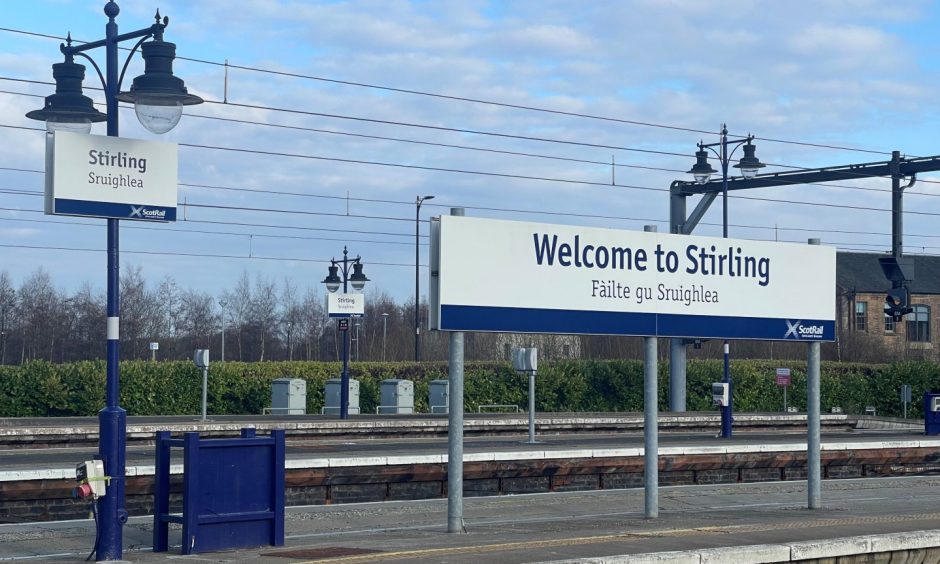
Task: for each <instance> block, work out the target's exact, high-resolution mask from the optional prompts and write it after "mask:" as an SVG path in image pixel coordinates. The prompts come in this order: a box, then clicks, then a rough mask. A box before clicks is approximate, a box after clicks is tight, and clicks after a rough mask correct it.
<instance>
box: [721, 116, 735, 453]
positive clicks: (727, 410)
mask: <svg viewBox="0 0 940 564" xmlns="http://www.w3.org/2000/svg"><path fill="white" fill-rule="evenodd" d="M728 159H729V155H728V128H727V126H725V124H721V236H722V237H723V238H725V239H727V238H728ZM730 351H731V347H730V345H729V344H728V340H727V339H726V340H725V346H724V376H723V379H722V381H723V382H727V383H728V405H724V406H722V407H721V436H722V437H723V438H725V439H730V438H731V422H732V421H733V420H734V415H733V413H734V412H733V407H732V406H733V405H734V390H733V388H734V386H733V385H732V383H731V356H730Z"/></svg>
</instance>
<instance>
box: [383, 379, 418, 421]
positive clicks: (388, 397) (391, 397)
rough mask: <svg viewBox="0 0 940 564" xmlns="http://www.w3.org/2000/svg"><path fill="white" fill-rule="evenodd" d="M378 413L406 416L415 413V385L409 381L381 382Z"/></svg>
mask: <svg viewBox="0 0 940 564" xmlns="http://www.w3.org/2000/svg"><path fill="white" fill-rule="evenodd" d="M380 390H381V397H380V399H381V403H380V404H379V413H386V414H396V415H408V414H412V413H414V412H415V385H414V382H412V381H411V380H394V379H393V380H382V386H381V388H380Z"/></svg>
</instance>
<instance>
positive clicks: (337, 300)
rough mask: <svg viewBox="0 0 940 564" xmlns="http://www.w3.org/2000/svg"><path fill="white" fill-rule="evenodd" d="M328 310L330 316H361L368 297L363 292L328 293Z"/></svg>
mask: <svg viewBox="0 0 940 564" xmlns="http://www.w3.org/2000/svg"><path fill="white" fill-rule="evenodd" d="M326 299H327V301H326V311H327V314H328V315H329V316H330V317H361V316H362V315H363V314H365V309H366V299H365V296H363V295H362V294H340V293H336V294H327V298H326Z"/></svg>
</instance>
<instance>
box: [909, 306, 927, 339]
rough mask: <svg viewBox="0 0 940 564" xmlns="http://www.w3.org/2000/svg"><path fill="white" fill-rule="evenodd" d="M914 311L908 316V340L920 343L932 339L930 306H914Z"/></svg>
mask: <svg viewBox="0 0 940 564" xmlns="http://www.w3.org/2000/svg"><path fill="white" fill-rule="evenodd" d="M913 309H914V311H912V312H911V313H909V314H908V316H907V340H908V341H914V342H918V343H926V342H929V341H930V308H929V307H927V306H925V305H915V306H913Z"/></svg>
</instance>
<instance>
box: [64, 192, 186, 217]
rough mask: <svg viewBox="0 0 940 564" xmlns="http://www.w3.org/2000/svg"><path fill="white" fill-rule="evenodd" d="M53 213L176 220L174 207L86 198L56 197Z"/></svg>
mask: <svg viewBox="0 0 940 564" xmlns="http://www.w3.org/2000/svg"><path fill="white" fill-rule="evenodd" d="M52 213H53V214H55V215H75V216H82V217H101V218H108V219H129V220H133V221H156V222H161V223H166V222H170V221H176V208H175V207H165V206H151V205H147V204H140V205H138V204H125V203H116V202H93V201H88V200H69V199H65V198H56V199H55V201H54V202H53V205H52ZM145 213H154V214H155V215H157V216H160V214H161V213H162V214H163V215H162V217H146V216H145V215H144V214H145Z"/></svg>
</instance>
